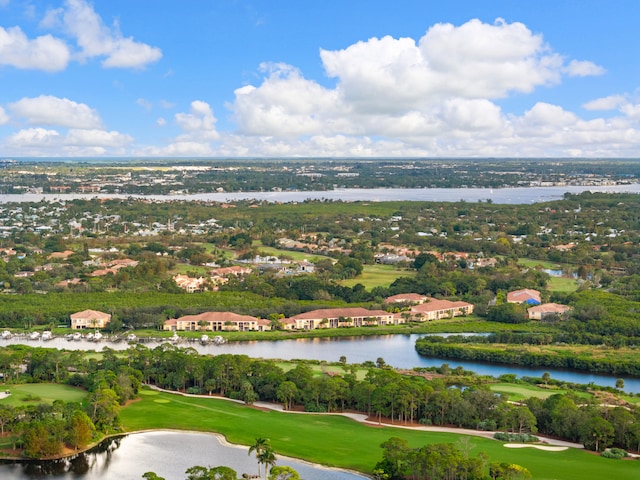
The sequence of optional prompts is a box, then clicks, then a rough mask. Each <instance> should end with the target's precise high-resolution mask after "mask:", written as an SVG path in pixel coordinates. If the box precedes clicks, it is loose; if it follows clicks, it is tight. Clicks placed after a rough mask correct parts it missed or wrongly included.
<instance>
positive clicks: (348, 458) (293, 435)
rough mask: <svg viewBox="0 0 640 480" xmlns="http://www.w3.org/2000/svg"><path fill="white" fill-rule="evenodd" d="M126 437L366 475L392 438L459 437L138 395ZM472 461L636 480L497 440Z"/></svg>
mask: <svg viewBox="0 0 640 480" xmlns="http://www.w3.org/2000/svg"><path fill="white" fill-rule="evenodd" d="M121 420H122V425H123V427H124V429H125V430H126V431H136V430H145V429H184V430H195V431H209V432H218V433H221V434H223V435H224V436H225V437H226V438H227V440H229V441H230V442H232V443H236V444H241V445H251V444H252V443H253V442H254V441H255V439H256V438H257V437H265V438H269V439H270V440H271V444H272V446H273V447H274V449H275V451H276V453H277V454H282V455H288V456H292V457H296V458H301V459H305V460H308V461H311V462H316V463H320V464H323V465H330V466H337V467H343V468H350V469H354V470H358V471H361V472H365V473H367V472H368V473H370V472H371V470H372V469H373V467H374V465H375V464H376V462H378V461H379V460H380V459H381V457H382V451H381V449H380V448H379V447H380V444H381V443H382V442H384V441H386V440H387V439H389V438H390V437H393V436H395V437H400V438H404V439H406V440H407V441H408V442H409V444H410V446H411V447H413V448H416V447H419V446H422V445H425V444H430V443H456V442H457V441H458V440H460V439H461V436H460V435H458V434H454V433H435V432H424V431H414V430H406V429H397V428H393V427H387V426H385V427H383V426H378V425H374V426H367V425H362V424H359V423H357V422H355V421H353V420H351V419H348V418H344V417H341V416H336V415H297V414H290V413H281V412H274V411H268V412H265V411H261V410H258V409H254V408H249V407H246V406H244V405H241V404H237V403H232V402H228V401H225V400H217V399H212V398H191V397H183V396H178V395H174V394H166V393H159V392H154V391H148V390H145V391H143V395H142V400H140V401H137V402H134V403H131V404H130V405H128V406H127V407H125V408H124V409H123V410H122V412H121ZM470 443H471V444H472V445H473V446H474V448H473V449H472V450H471V454H472V455H477V454H478V453H480V452H486V453H487V454H488V455H489V457H490V459H491V461H499V462H509V463H516V464H519V465H522V466H524V467H526V468H528V469H529V470H530V471H531V473H532V474H533V478H534V479H540V480H551V479H563V480H583V479H585V478H610V477H611V478H620V479H623V478H624V479H626V478H629V479H630V478H637V475H638V471H639V470H638V469H639V468H640V465H639V464H638V463H637V462H633V461H614V460H608V459H603V458H600V457H599V456H596V455H592V454H590V453H586V452H584V451H581V450H577V449H569V450H566V451H564V452H544V451H540V450H535V449H508V448H504V447H503V446H502V442H498V441H496V440H490V439H485V438H479V437H471V439H470Z"/></svg>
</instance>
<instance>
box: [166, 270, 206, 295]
mask: <svg viewBox="0 0 640 480" xmlns="http://www.w3.org/2000/svg"><path fill="white" fill-rule="evenodd" d="M173 281H174V282H176V285H178V287H180V288H181V289H183V290H185V291H186V292H187V293H195V292H202V291H204V290H206V285H205V282H206V279H205V278H204V277H198V278H192V277H190V276H188V275H182V274H178V275H175V276H174V277H173Z"/></svg>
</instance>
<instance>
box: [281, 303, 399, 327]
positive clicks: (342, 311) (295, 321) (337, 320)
mask: <svg viewBox="0 0 640 480" xmlns="http://www.w3.org/2000/svg"><path fill="white" fill-rule="evenodd" d="M282 323H283V325H284V327H285V329H288V330H314V329H316V328H338V327H364V326H376V325H397V324H398V323H404V320H403V319H400V318H396V317H395V316H394V315H393V313H389V312H385V311H384V310H367V309H366V308H361V307H351V308H324V309H319V310H312V311H310V312H305V313H301V314H299V315H295V316H293V317H290V318H285V319H284V320H283V321H282Z"/></svg>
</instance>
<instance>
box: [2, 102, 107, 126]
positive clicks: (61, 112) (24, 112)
mask: <svg viewBox="0 0 640 480" xmlns="http://www.w3.org/2000/svg"><path fill="white" fill-rule="evenodd" d="M9 109H10V110H11V112H12V114H13V116H15V117H18V118H22V119H24V120H26V121H27V122H28V123H29V124H31V125H46V126H60V127H69V128H100V127H101V126H102V121H101V120H100V116H99V115H98V113H97V112H96V111H95V110H94V109H92V108H91V107H89V106H88V105H86V104H84V103H77V102H74V101H73V100H69V99H68V98H58V97H54V96H51V95H40V96H39V97H35V98H26V97H25V98H22V99H21V100H18V101H17V102H14V103H11V104H9Z"/></svg>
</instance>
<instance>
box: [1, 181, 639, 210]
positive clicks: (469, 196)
mask: <svg viewBox="0 0 640 480" xmlns="http://www.w3.org/2000/svg"><path fill="white" fill-rule="evenodd" d="M582 192H603V193H640V184H638V183H632V184H629V185H607V186H602V187H594V186H566V187H505V188H338V189H335V190H326V191H284V192H229V193H226V192H225V193H198V194H192V195H123V194H95V193H92V194H80V193H69V194H36V193H25V194H9V195H0V203H9V202H39V201H49V202H55V201H62V200H74V199H91V198H145V199H149V200H157V201H176V200H183V201H204V202H232V201H237V200H264V201H267V202H285V203H291V202H303V201H305V200H339V201H343V202H356V201H370V202H389V201H414V202H458V201H461V200H464V201H465V202H478V201H486V200H491V201H492V202H493V203H498V204H512V205H513V204H526V203H537V202H550V201H553V200H560V199H561V198H562V197H563V195H564V194H565V193H573V194H579V193H582Z"/></svg>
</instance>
